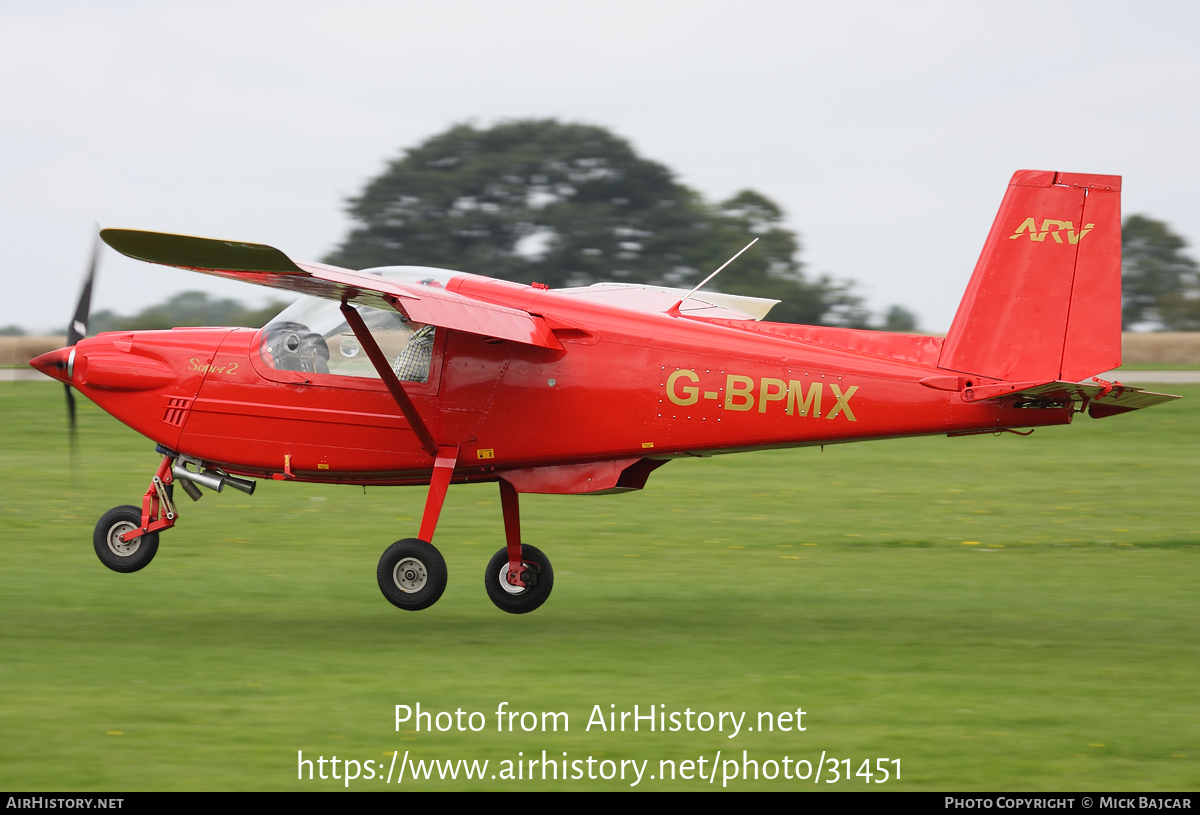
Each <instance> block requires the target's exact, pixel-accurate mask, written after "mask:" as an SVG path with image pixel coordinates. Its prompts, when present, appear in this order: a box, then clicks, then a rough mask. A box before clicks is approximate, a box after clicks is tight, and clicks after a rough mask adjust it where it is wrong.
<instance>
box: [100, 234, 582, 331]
mask: <svg viewBox="0 0 1200 815" xmlns="http://www.w3.org/2000/svg"><path fill="white" fill-rule="evenodd" d="M100 237H101V238H102V239H103V240H104V242H105V243H107V244H108V245H109V246H111V247H112V248H113V249H116V250H117V251H118V252H120V253H121V254H123V255H126V256H128V257H131V258H134V259H136V260H144V261H147V262H149V263H158V264H161V265H164V266H176V267H179V268H182V269H190V270H192V271H196V272H202V273H204V274H211V275H215V276H217V277H224V278H228V279H232V280H242V281H245V282H247V283H255V284H257V285H260V286H268V287H270V288H274V289H282V290H284V291H290V292H295V293H297V294H307V295H312V296H315V297H324V298H326V299H328V300H336V301H339V302H346V303H354V304H355V305H360V306H369V307H371V308H382V309H395V310H396V311H399V312H401V313H402V314H404V315H405V316H406V317H408V318H409V319H411V320H414V321H416V322H419V323H426V324H429V325H435V326H437V327H439V328H448V329H450V330H452V331H464V332H467V333H469V334H478V335H481V336H485V337H496V338H497V339H502V340H511V341H513V342H519V343H523V344H525V345H535V346H538V347H541V348H552V349H555V350H562V345H561V344H560V343H559V341H558V339H557V338H556V337H555V336H554V333H553V332H552V331H551V330H550V327H549V326H548V325H546V321H545V320H543V319H542V318H541V317H538V316H535V315H532V314H530V313H528V312H526V311H522V310H520V309H515V308H509V307H507V306H499V305H495V304H493V303H484V302H481V301H479V300H474V299H472V298H470V297H464V296H462V295H460V294H454V293H453V292H448V291H445V290H444V289H435V288H431V287H425V286H412V285H406V284H404V283H400V282H398V281H395V280H389V279H387V278H383V277H379V276H376V275H369V274H362V273H361V272H355V271H352V270H350V269H340V268H338V267H336V266H328V265H326V264H323V263H306V262H298V261H294V260H292V259H291V258H289V257H288V256H287V255H285V254H284V253H283V252H280V251H279V250H278V249H275V248H274V247H271V246H265V245H263V244H257V243H242V242H239V241H223V240H214V239H212V238H197V237H193V236H191V235H171V234H167V233H164V232H144V231H140V230H134V229H105V230H102V231H101V232H100Z"/></svg>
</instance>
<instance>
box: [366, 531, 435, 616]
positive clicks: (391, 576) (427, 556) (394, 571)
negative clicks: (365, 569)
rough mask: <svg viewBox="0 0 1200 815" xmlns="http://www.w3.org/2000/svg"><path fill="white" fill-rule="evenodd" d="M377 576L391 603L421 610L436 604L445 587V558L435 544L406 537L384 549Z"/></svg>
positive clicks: (381, 588) (412, 609) (384, 594)
mask: <svg viewBox="0 0 1200 815" xmlns="http://www.w3.org/2000/svg"><path fill="white" fill-rule="evenodd" d="M375 576H376V578H377V579H378V581H379V590H380V591H381V592H383V596H384V597H386V598H387V601H388V602H389V603H391V604H392V605H394V606H395V607H396V608H402V609H404V610H405V611H420V610H421V609H423V608H429V607H430V606H432V605H433V604H434V603H436V602H437V601H438V598H439V597H441V596H442V592H444V591H445V590H446V561H445V560H444V559H443V558H442V553H441V552H439V551H438V550H437V549H435V548H434V547H433V544H431V543H426V542H425V541H423V540H417V539H416V538H406V539H405V540H402V541H396V542H395V543H393V544H392V545H391V546H389V547H388V548H387V549H386V550H384V553H383V557H381V558H379V568H378V569H377V570H376V572H375Z"/></svg>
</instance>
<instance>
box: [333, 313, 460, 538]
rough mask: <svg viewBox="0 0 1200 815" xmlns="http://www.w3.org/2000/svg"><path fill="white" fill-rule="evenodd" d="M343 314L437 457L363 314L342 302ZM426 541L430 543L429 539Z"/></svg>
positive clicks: (429, 435)
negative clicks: (368, 328)
mask: <svg viewBox="0 0 1200 815" xmlns="http://www.w3.org/2000/svg"><path fill="white" fill-rule="evenodd" d="M342 314H344V315H345V317H346V322H347V323H349V324H350V330H352V331H353V332H354V336H355V337H357V338H358V341H359V342H360V343H361V344H362V347H363V348H364V349H365V350H366V352H367V356H368V357H370V359H371V364H372V365H374V366H375V370H376V371H378V372H379V378H380V379H382V380H383V384H384V385H386V386H387V389H388V391H389V392H390V393H391V394H392V398H393V399H395V400H396V404H397V405H399V406H400V412H401V413H403V414H404V418H405V419H408V423H409V425H411V426H412V429H413V432H414V433H416V434H417V438H418V439H419V440H420V442H421V446H422V447H424V448H425V450H426V451H427V452H428V453H429V455H431V456H433V457H434V458H437V456H438V444H437V442H436V441H434V440H433V434H432V433H430V432H429V427H428V426H427V425H426V424H425V422H424V421H422V419H421V414H420V413H417V406H416V405H414V404H413V403H412V400H411V399H409V398H408V394H407V393H405V391H404V386H403V385H401V384H400V380H399V379H398V378H396V372H395V371H393V370H392V366H391V365H389V364H388V361H387V357H385V356H384V355H383V351H381V350H379V344H378V343H376V342H375V338H374V337H372V336H371V332H370V331H369V330H367V324H366V323H364V322H363V318H362V315H361V314H359V313H358V309H356V308H355V307H354V306H352V305H349V304H348V303H344V302H343V303H342ZM426 542H427V543H428V541H426Z"/></svg>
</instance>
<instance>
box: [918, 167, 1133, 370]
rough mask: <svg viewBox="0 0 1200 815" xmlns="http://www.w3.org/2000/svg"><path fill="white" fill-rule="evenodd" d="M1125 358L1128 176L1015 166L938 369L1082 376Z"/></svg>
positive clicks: (943, 350)
mask: <svg viewBox="0 0 1200 815" xmlns="http://www.w3.org/2000/svg"><path fill="white" fill-rule="evenodd" d="M1120 364H1121V177H1120V176H1115V175H1081V174H1078V173H1053V172H1042V171H1037V170H1018V171H1017V172H1016V173H1014V174H1013V177H1012V181H1010V182H1009V185H1008V192H1007V193H1006V194H1005V196H1004V203H1002V204H1001V205H1000V212H999V214H997V215H996V221H995V222H994V223H993V224H992V231H991V233H990V234H989V235H988V238H987V243H985V244H984V246H983V254H982V255H980V257H979V263H978V264H976V266H975V273H974V274H973V275H972V276H971V283H970V285H968V286H967V293H966V295H964V296H963V300H962V303H961V304H960V305H959V307H958V313H957V314H956V315H955V316H954V323H953V324H952V325H951V326H950V333H949V334H948V335H947V336H946V342H945V344H944V345H943V347H942V354H941V357H940V358H939V360H938V367H940V368H946V369H949V370H952V371H960V372H962V373H970V374H977V375H980V376H988V377H993V378H996V379H1008V380H1035V379H1041V380H1047V381H1049V380H1054V379H1062V380H1066V381H1071V382H1075V381H1079V380H1081V379H1084V378H1085V377H1088V376H1094V375H1095V374H1098V373H1102V372H1103V371H1107V370H1110V369H1112V368H1116V367H1117V366H1118V365H1120Z"/></svg>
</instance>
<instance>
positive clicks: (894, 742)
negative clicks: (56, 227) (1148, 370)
mask: <svg viewBox="0 0 1200 815" xmlns="http://www.w3.org/2000/svg"><path fill="white" fill-rule="evenodd" d="M1171 389H1172V390H1173V391H1174V392H1176V393H1183V394H1184V395H1185V397H1188V398H1185V399H1184V400H1183V401H1181V402H1175V403H1173V404H1170V405H1166V406H1161V407H1157V408H1154V409H1151V410H1146V411H1141V412H1139V413H1136V414H1131V415H1127V416H1118V417H1114V418H1110V419H1104V420H1101V421H1093V420H1091V419H1089V418H1087V417H1086V416H1084V417H1079V418H1078V419H1077V421H1076V424H1075V425H1074V426H1071V427H1065V428H1047V429H1041V430H1038V431H1037V432H1036V433H1034V434H1033V436H1031V437H1029V438H1019V437H1017V436H1013V435H1004V436H1001V437H992V436H976V437H967V438H958V439H947V438H928V439H913V440H902V441H892V442H876V443H870V444H861V445H843V446H830V447H826V448H825V450H824V451H823V452H822V451H821V450H819V449H817V448H813V449H805V450H792V451H774V452H768V453H756V454H746V455H741V456H726V457H719V458H712V459H704V460H689V461H675V462H671V463H670V464H669V465H668V466H666V467H664V468H663V469H661V470H659V471H658V472H656V473H655V474H654V475H653V476H652V477H651V479H650V482H649V484H648V486H647V489H646V490H645V491H643V492H641V493H634V494H630V495H625V496H612V497H591V498H589V497H551V496H526V497H525V498H523V504H522V511H523V517H524V521H525V537H526V540H527V542H529V543H532V544H534V545H536V546H538V547H540V548H542V549H543V550H544V551H546V552H547V554H548V555H549V556H550V557H551V558H552V560H553V563H554V567H555V572H556V583H555V588H554V593H553V596H552V597H551V598H550V600H549V601H548V602H547V603H546V605H545V606H543V607H542V609H540V610H539V611H537V612H535V613H533V614H530V615H526V616H521V617H514V616H509V615H506V614H503V613H501V612H500V611H498V610H496V609H495V608H494V607H493V606H492V604H491V603H490V602H489V601H488V599H487V597H486V595H485V594H484V590H483V585H482V583H483V579H482V578H483V575H482V572H483V567H484V564H485V563H486V561H487V560H488V558H489V557H490V556H491V555H492V554H493V553H494V552H495V551H496V550H497V549H498V548H500V546H501V545H502V543H503V531H502V525H501V522H500V506H499V499H498V494H497V490H496V488H495V486H494V485H474V486H468V487H455V488H452V489H451V491H450V495H449V498H448V500H447V504H446V508H445V511H444V513H443V520H442V523H441V526H440V528H439V530H438V535H437V540H436V541H435V542H436V544H437V545H438V547H439V548H440V549H441V551H442V552H443V554H444V555H445V557H446V560H447V562H448V564H449V569H450V580H449V587H448V589H447V591H446V593H445V595H444V596H443V598H442V599H441V601H440V602H439V603H438V604H437V605H436V606H434V607H433V608H431V609H429V610H428V611H424V612H420V613H405V612H402V611H399V610H397V609H394V608H393V607H392V606H390V605H388V604H387V603H386V602H385V601H384V600H383V598H382V596H381V595H380V593H379V590H378V588H377V587H376V585H375V565H376V560H377V558H378V557H379V555H380V553H381V552H382V551H383V549H384V548H385V547H386V546H387V545H388V544H390V543H391V542H392V541H394V540H396V539H399V538H402V537H410V536H412V535H413V534H414V533H415V530H416V524H417V520H418V518H419V514H420V509H421V506H422V504H423V501H424V491H423V490H421V489H415V488H414V489H395V488H392V489H383V488H379V489H368V490H367V491H366V493H365V494H364V492H363V490H362V489H361V488H351V487H321V486H313V485H304V484H283V483H278V482H263V483H261V484H260V487H259V491H258V494H256V495H255V496H253V497H247V496H245V495H242V494H241V493H237V492H232V493H229V492H227V493H225V494H222V495H214V494H207V495H206V496H205V498H204V500H202V501H201V502H199V503H198V504H191V503H190V502H187V501H186V500H185V501H184V504H185V505H184V506H183V507H182V510H181V514H182V516H183V517H182V520H181V522H180V525H179V526H178V527H177V528H176V529H174V530H171V531H170V532H168V533H166V534H164V535H163V537H162V546H161V548H160V550H159V553H158V556H157V558H156V559H155V561H154V562H153V563H152V564H151V565H150V566H149V567H148V568H146V569H145V570H144V571H142V572H139V573H136V574H132V575H120V574H116V573H113V572H110V571H108V570H107V569H105V568H104V567H103V566H101V564H100V563H99V561H98V560H97V559H96V557H95V555H94V553H93V552H92V547H91V535H92V527H93V525H94V523H95V521H96V520H97V518H98V517H99V516H100V514H101V513H103V512H104V511H105V510H107V509H108V508H109V507H111V506H113V505H116V504H132V503H137V502H138V500H139V496H140V495H141V492H142V491H143V490H144V488H145V485H146V482H147V480H148V479H149V476H150V475H151V473H152V470H153V468H154V466H155V464H156V456H155V455H154V454H153V452H152V447H153V445H152V444H151V443H149V442H147V441H146V440H145V439H143V438H141V437H139V436H137V435H136V434H134V433H133V432H132V431H130V430H128V429H127V428H125V427H124V426H122V425H120V424H118V423H117V422H116V421H115V420H113V419H111V418H110V417H108V416H107V415H105V414H104V413H103V412H101V411H100V410H99V409H97V408H95V407H94V406H93V405H91V404H90V403H86V401H85V402H84V403H83V404H82V406H81V411H80V432H79V438H80V444H79V452H78V455H77V466H76V468H75V470H74V471H73V472H72V470H71V469H70V457H69V454H68V447H67V437H66V432H65V417H64V413H65V411H64V407H63V396H62V389H61V388H60V387H59V386H58V385H56V384H44V383H6V384H3V385H0V420H2V423H0V428H2V429H0V451H2V459H0V462H2V465H3V466H2V470H0V496H2V497H0V530H2V531H3V536H2V541H3V545H2V546H0V575H2V577H0V580H2V581H3V582H2V584H0V585H2V587H3V589H2V591H0V620H2V621H3V626H2V627H0V733H2V734H3V738H0V787H3V788H8V789H17V788H20V789H45V790H50V789H54V790H105V789H109V790H133V789H335V788H337V789H341V788H343V786H344V782H343V781H340V780H339V781H335V780H333V779H332V778H330V779H329V780H325V781H321V780H314V781H307V780H305V781H298V780H297V759H298V756H297V751H299V750H303V752H304V757H305V758H314V759H315V758H318V757H320V756H324V757H325V758H330V757H332V756H333V755H337V756H338V757H339V760H341V759H345V758H351V759H354V760H356V761H358V762H359V763H360V764H361V763H363V762H365V761H367V760H372V761H375V762H380V763H381V764H382V765H383V768H382V770H380V771H379V772H381V773H382V772H385V771H386V770H387V765H388V764H389V763H390V762H391V759H392V755H393V751H394V750H399V754H400V756H403V755H404V753H405V751H408V754H409V756H410V757H411V758H412V759H414V760H417V761H420V760H428V759H435V758H436V759H439V760H440V759H460V758H463V759H467V760H471V759H478V760H479V761H481V762H482V761H483V760H484V759H487V760H488V761H489V765H488V770H487V776H490V775H492V774H497V775H498V774H500V772H501V770H502V769H503V768H502V767H501V766H500V762H502V761H504V760H506V759H508V760H512V759H517V758H518V753H523V756H522V757H521V758H522V760H524V759H528V758H530V757H535V758H537V759H540V758H541V754H542V751H543V750H545V751H547V753H548V755H549V756H550V757H552V758H558V759H559V760H560V761H561V760H562V755H561V754H562V753H563V752H566V753H567V754H568V756H567V758H566V760H568V761H571V760H575V759H586V758H587V757H588V756H591V757H593V758H594V759H595V760H596V762H597V763H596V764H595V765H593V766H594V768H595V769H594V772H599V770H600V768H602V767H604V766H605V765H602V764H599V762H601V761H604V760H610V761H615V762H617V764H619V763H620V761H621V760H623V759H633V760H637V761H639V762H641V761H643V760H645V761H647V762H648V763H647V764H646V765H645V769H644V773H645V776H646V777H644V778H643V780H642V781H641V782H640V783H639V784H638V786H637V787H636V788H637V789H668V788H697V789H701V788H708V789H719V788H721V785H722V781H723V777H724V775H723V773H724V771H725V770H724V765H722V768H723V769H722V770H719V771H718V774H717V777H716V779H715V783H711V784H710V782H709V781H707V780H703V781H702V780H700V779H698V778H697V779H693V780H690V781H685V780H682V779H677V780H675V781H663V780H662V779H661V778H657V779H656V780H651V779H650V778H649V776H650V775H652V774H653V775H656V776H657V775H658V773H659V767H660V765H659V761H660V760H662V759H672V760H675V761H676V762H679V761H682V760H684V759H687V758H689V757H690V758H692V759H693V760H694V759H697V758H698V757H700V756H702V755H703V756H705V757H706V760H707V761H708V762H709V763H708V764H706V765H705V770H704V772H705V773H706V774H707V772H708V769H709V767H710V764H711V761H712V759H713V757H714V756H715V754H716V752H717V751H718V750H720V751H722V759H721V760H722V762H724V761H725V760H726V759H729V758H736V759H738V760H739V762H740V760H741V759H742V757H743V751H746V752H747V753H748V756H749V758H751V759H756V760H758V761H759V762H760V764H761V763H762V762H764V761H765V760H767V759H774V760H776V761H779V760H781V759H782V758H783V757H784V756H788V757H789V758H790V759H791V760H793V761H795V760H797V759H805V760H807V761H809V762H811V763H813V764H815V763H817V762H818V760H819V758H820V756H821V754H822V752H824V753H825V755H826V757H827V759H828V758H830V757H832V758H836V759H838V760H839V761H840V760H844V759H848V760H849V761H850V763H851V765H852V769H853V770H855V771H857V770H859V768H860V767H861V764H862V762H863V760H865V759H870V760H871V762H872V766H874V765H875V760H876V759H877V758H888V759H899V760H900V761H901V778H900V780H899V781H897V780H895V779H894V778H893V779H892V780H891V781H889V782H888V784H887V785H885V786H880V785H879V784H878V783H872V784H867V783H866V779H865V778H862V777H857V776H853V777H852V779H851V780H849V781H847V780H845V779H844V778H843V779H842V780H840V781H838V782H837V783H833V784H828V783H826V782H827V780H828V778H829V777H830V775H831V771H830V767H829V765H828V764H827V765H825V768H824V773H823V776H822V779H821V781H820V782H819V784H818V783H815V776H810V777H809V778H807V779H806V780H799V779H791V780H786V779H784V777H783V775H782V774H781V775H780V776H779V777H778V778H776V779H775V780H766V779H763V778H760V780H758V781H753V780H750V781H744V780H737V781H730V782H729V788H730V789H747V788H765V789H791V788H795V789H818V788H819V789H863V790H865V789H886V788H897V789H940V790H950V789H955V790H969V789H1005V790H1016V789H1028V790H1037V789H1102V788H1103V789H1128V790H1168V789H1169V790H1179V789H1189V790H1194V789H1197V788H1198V787H1200V693H1198V692H1197V689H1198V687H1200V682H1198V679H1197V676H1198V670H1197V669H1198V668H1200V650H1198V645H1200V631H1198V627H1197V620H1198V618H1200V598H1198V597H1197V592H1196V587H1197V578H1198V577H1200V516H1198V514H1197V501H1196V491H1197V486H1198V485H1200V387H1194V386H1193V387H1178V388H1175V387H1174V386H1172V387H1171ZM181 500H182V496H181ZM417 702H420V703H421V705H422V709H432V710H433V711H435V712H436V711H439V710H445V711H454V710H456V709H459V708H461V709H463V710H464V711H466V712H468V713H469V712H471V711H480V712H483V713H486V714H487V727H486V729H485V730H484V731H482V732H478V733H476V732H470V731H467V732H458V731H457V730H451V731H449V732H436V731H435V732H433V733H428V732H425V730H424V729H423V730H422V732H419V733H418V732H414V730H413V728H412V726H411V724H405V725H402V729H401V731H400V732H397V731H396V729H395V722H394V708H395V705H397V704H406V705H414V704H415V703H417ZM501 702H507V703H508V709H509V710H518V711H564V712H566V713H568V714H569V721H570V731H569V732H565V733H564V732H561V731H560V732H557V733H555V732H549V733H541V732H532V733H524V732H521V731H520V730H518V731H517V732H515V733H509V732H503V733H498V732H496V729H495V728H496V716H495V715H494V711H495V710H496V708H497V706H498V705H499V704H500V703H501ZM634 704H637V705H639V706H640V709H641V711H642V712H643V713H644V712H645V709H646V707H647V706H649V705H666V708H660V710H665V711H672V710H678V711H683V710H684V709H685V708H686V709H690V710H692V711H713V712H716V711H734V712H741V711H745V712H746V714H747V715H746V718H745V720H744V725H745V726H748V727H753V728H754V730H753V732H748V731H746V730H745V728H743V730H742V732H741V733H739V734H738V735H737V736H736V737H735V738H732V739H731V738H728V736H729V728H728V723H726V729H725V731H724V732H720V733H719V732H717V731H716V730H713V731H711V732H707V733H705V732H700V731H695V732H687V731H681V732H676V733H671V732H667V733H663V732H658V731H656V732H647V731H646V729H645V726H644V724H645V723H644V722H643V727H642V729H641V730H640V732H637V733H634V732H630V731H626V732H623V733H622V732H616V733H610V732H603V731H600V730H599V729H598V728H597V727H592V728H591V730H590V731H585V726H586V725H587V722H588V719H589V714H590V713H591V711H592V710H593V706H594V705H600V706H601V708H602V710H603V711H604V712H608V711H610V710H613V708H610V707H609V706H610V705H616V709H618V710H622V709H623V710H632V707H633V705H634ZM797 708H802V709H803V710H804V711H805V716H804V724H805V726H806V728H807V729H806V730H805V731H804V732H787V733H784V732H779V731H774V732H759V731H758V727H757V719H756V716H757V714H758V713H759V712H762V711H774V712H776V713H778V712H782V711H787V710H792V711H794V710H795V709H797ZM627 724H628V725H631V724H632V722H631V721H630V722H628V723H627ZM612 766H613V767H615V766H617V765H612ZM886 766H887V767H889V768H892V767H893V765H891V764H890V763H889V764H887V765H886ZM326 767H327V773H328V772H329V771H330V770H331V767H330V765H328V764H327V765H326ZM764 769H765V765H764ZM839 769H840V770H841V772H842V773H844V770H845V765H839ZM540 771H541V767H540V766H538V769H537V770H536V771H535V772H537V773H539V775H538V776H537V780H535V781H529V780H515V781H506V780H502V779H496V780H492V779H491V778H490V777H486V778H485V780H483V781H466V780H465V779H463V778H462V777H460V778H459V779H458V780H457V781H453V780H450V779H448V778H447V779H446V780H439V779H438V778H437V774H436V773H434V776H433V778H432V779H430V780H428V781H426V780H421V781H417V782H414V781H413V780H412V778H411V774H410V775H409V776H408V777H406V778H405V780H404V782H403V784H397V783H396V780H395V779H393V782H392V783H391V784H390V785H387V784H386V783H385V782H384V781H383V780H381V778H380V777H376V778H374V779H370V780H365V779H359V780H355V781H353V782H351V783H350V789H394V790H405V789H421V788H424V789H445V788H454V789H487V788H499V789H523V788H530V789H532V788H542V787H550V788H566V789H586V788H608V789H628V788H629V784H630V783H631V780H632V777H633V776H632V769H631V770H630V771H628V772H627V777H626V779H625V780H624V781H622V780H621V779H620V778H619V777H618V778H615V779H613V780H610V781H606V780H602V779H596V780H588V779H587V778H586V777H585V778H584V779H582V780H571V781H565V782H564V781H561V780H560V781H557V782H555V781H550V780H547V781H545V782H543V781H541V780H540ZM584 771H585V772H586V771H587V767H586V765H585V766H584ZM799 772H800V773H801V774H803V772H804V771H803V769H801V770H800V771H799ZM523 773H524V768H523ZM874 778H875V780H876V781H878V779H879V776H878V775H877V774H876V775H875V776H874Z"/></svg>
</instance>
